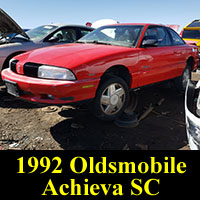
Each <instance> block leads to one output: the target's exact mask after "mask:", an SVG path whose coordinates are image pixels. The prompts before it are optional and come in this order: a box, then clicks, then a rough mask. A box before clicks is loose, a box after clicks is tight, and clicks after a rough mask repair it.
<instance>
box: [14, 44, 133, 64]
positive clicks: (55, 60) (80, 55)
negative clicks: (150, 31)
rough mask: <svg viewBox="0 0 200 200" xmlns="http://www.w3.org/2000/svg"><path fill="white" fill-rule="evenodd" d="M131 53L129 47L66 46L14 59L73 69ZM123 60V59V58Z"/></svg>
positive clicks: (33, 52)
mask: <svg viewBox="0 0 200 200" xmlns="http://www.w3.org/2000/svg"><path fill="white" fill-rule="evenodd" d="M129 51H131V52H132V51H133V48H130V47H121V46H111V45H100V44H78V43H73V44H66V45H58V46H52V47H47V48H41V49H36V50H34V51H31V52H27V53H25V54H23V55H19V56H17V57H15V58H16V59H17V60H20V62H22V63H25V62H33V63H41V64H46V65H54V66H60V67H67V68H73V67H76V66H79V65H82V64H87V63H94V62H95V63H97V62H101V58H105V57H107V59H109V60H112V59H113V57H110V56H111V55H117V58H119V57H120V56H121V57H123V55H122V54H123V53H125V52H129ZM123 58H124V57H123Z"/></svg>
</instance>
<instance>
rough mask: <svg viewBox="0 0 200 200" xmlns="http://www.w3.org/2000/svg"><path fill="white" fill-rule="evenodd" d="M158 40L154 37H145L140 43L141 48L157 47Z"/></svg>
mask: <svg viewBox="0 0 200 200" xmlns="http://www.w3.org/2000/svg"><path fill="white" fill-rule="evenodd" d="M157 46H158V39H157V38H156V37H154V36H145V37H144V38H143V41H142V47H144V48H145V47H157Z"/></svg>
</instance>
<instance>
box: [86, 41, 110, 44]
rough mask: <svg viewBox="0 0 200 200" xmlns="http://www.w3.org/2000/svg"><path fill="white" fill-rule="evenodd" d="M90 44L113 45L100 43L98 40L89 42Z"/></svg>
mask: <svg viewBox="0 0 200 200" xmlns="http://www.w3.org/2000/svg"><path fill="white" fill-rule="evenodd" d="M88 43H92V44H105V45H111V43H109V42H102V41H98V40H93V41H89V42H88Z"/></svg>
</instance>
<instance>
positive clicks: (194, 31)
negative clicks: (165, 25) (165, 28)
mask: <svg viewBox="0 0 200 200" xmlns="http://www.w3.org/2000/svg"><path fill="white" fill-rule="evenodd" d="M180 35H181V37H182V38H183V39H184V40H185V41H186V42H187V43H188V44H196V45H197V46H198V48H199V57H200V19H198V20H194V21H192V22H191V23H189V24H188V25H186V26H185V27H184V28H183V30H182V31H181V33H180Z"/></svg>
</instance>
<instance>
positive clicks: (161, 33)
mask: <svg viewBox="0 0 200 200" xmlns="http://www.w3.org/2000/svg"><path fill="white" fill-rule="evenodd" d="M144 36H150V37H153V38H157V40H158V46H159V47H161V46H170V45H172V43H171V40H170V37H169V34H168V32H167V30H166V29H165V27H156V26H152V27H149V28H148V29H147V30H146V32H145V34H144Z"/></svg>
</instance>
